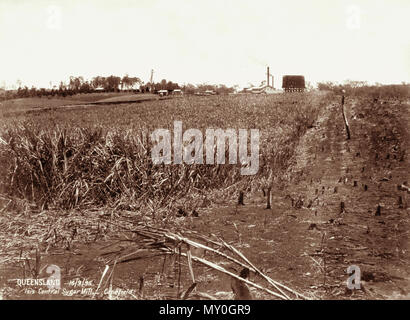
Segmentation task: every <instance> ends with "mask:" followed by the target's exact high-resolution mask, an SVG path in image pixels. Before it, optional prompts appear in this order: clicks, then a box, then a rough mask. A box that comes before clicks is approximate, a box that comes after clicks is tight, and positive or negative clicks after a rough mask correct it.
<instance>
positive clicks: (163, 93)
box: [158, 90, 168, 97]
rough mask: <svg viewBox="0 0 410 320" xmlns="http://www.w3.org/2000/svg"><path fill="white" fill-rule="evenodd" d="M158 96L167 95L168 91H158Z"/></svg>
mask: <svg viewBox="0 0 410 320" xmlns="http://www.w3.org/2000/svg"><path fill="white" fill-rule="evenodd" d="M158 94H159V95H160V96H161V97H163V96H167V95H168V90H158Z"/></svg>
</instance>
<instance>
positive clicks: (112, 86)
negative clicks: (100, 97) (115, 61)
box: [104, 75, 121, 92]
mask: <svg viewBox="0 0 410 320" xmlns="http://www.w3.org/2000/svg"><path fill="white" fill-rule="evenodd" d="M120 83H121V78H120V77H116V76H113V75H111V76H109V77H107V78H106V79H105V86H104V89H105V90H107V91H109V92H114V91H118V87H119V85H120Z"/></svg>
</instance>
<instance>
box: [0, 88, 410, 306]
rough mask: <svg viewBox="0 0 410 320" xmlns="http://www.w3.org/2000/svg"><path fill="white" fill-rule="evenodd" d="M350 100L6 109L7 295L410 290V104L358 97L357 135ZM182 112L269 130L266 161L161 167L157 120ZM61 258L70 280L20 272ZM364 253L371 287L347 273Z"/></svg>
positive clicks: (229, 295) (193, 123)
mask: <svg viewBox="0 0 410 320" xmlns="http://www.w3.org/2000/svg"><path fill="white" fill-rule="evenodd" d="M121 99H122V98H121ZM123 99H127V98H126V97H125V96H124V98H123ZM104 101H109V102H113V101H110V100H104ZM340 102H341V96H338V95H333V94H319V93H306V94H278V95H272V96H254V95H240V96H210V97H190V96H187V97H182V98H178V99H168V100H155V101H145V102H141V103H125V104H122V103H121V104H117V105H116V104H110V105H91V106H87V107H84V108H70V109H65V108H54V109H52V110H38V111H37V112H20V113H18V114H17V115H10V114H2V118H1V119H0V123H1V131H0V137H1V140H0V161H1V163H2V167H1V169H0V170H1V177H2V179H1V181H0V191H1V198H0V202H1V208H0V210H1V213H0V243H1V246H0V247H1V251H0V266H1V271H0V295H1V296H2V297H3V298H6V299H33V298H34V299H36V298H41V299H44V298H47V299H62V298H63V299H97V298H98V299H182V298H184V299H210V298H216V299H233V298H235V297H237V296H235V295H236V294H238V293H237V291H236V292H235V290H232V287H235V286H240V285H241V283H242V282H243V281H245V282H246V281H248V282H247V284H248V287H249V288H250V289H249V290H250V294H251V295H252V296H253V298H254V299H383V298H391V297H394V298H408V293H409V281H410V277H409V274H408V271H407V266H408V263H409V258H410V257H409V247H408V246H409V241H408V230H409V213H410V211H409V210H410V204H409V201H410V200H408V199H409V198H408V197H409V196H408V190H407V188H408V187H407V186H408V181H409V168H410V162H409V161H410V160H409V157H408V150H410V145H409V141H410V139H409V132H408V128H409V125H410V109H409V107H410V106H409V104H408V103H407V102H405V101H401V102H400V101H398V100H391V101H381V102H380V101H377V102H375V101H374V100H373V99H369V98H367V97H365V96H360V97H354V96H350V97H349V96H347V97H346V104H345V109H346V115H347V119H348V121H349V124H350V129H351V134H352V137H351V139H350V140H346V133H345V128H344V125H343V118H342V112H341V104H340ZM174 121H182V123H183V128H184V130H186V129H188V128H197V129H199V130H201V131H202V132H204V131H205V130H206V129H207V128H222V129H226V128H233V129H235V130H238V129H241V128H243V129H259V130H260V146H259V150H260V157H259V161H260V165H259V171H258V173H257V174H256V175H254V176H242V175H240V173H239V169H240V165H228V164H226V165H214V166H212V165H187V164H181V165H159V166H158V165H153V164H152V162H151V157H150V150H151V149H152V144H151V142H150V139H149V133H151V132H153V131H154V130H155V129H158V128H166V129H170V130H171V131H172V129H173V123H174ZM398 186H400V187H398ZM268 188H269V189H270V190H271V193H272V201H271V208H270V209H266V201H267V199H266V190H267V189H268ZM240 193H243V195H244V198H243V203H244V204H243V205H239V204H238V195H239V194H240ZM399 199H401V201H400V200H399ZM341 203H343V205H341ZM378 206H380V209H379V211H380V215H376V212H378V209H377V208H378ZM49 265H55V266H58V268H59V270H60V272H61V282H62V284H61V289H60V291H59V292H58V293H56V292H53V291H50V292H39V291H38V290H34V292H31V291H28V290H27V288H26V287H21V286H19V285H18V284H17V281H16V279H19V278H29V277H33V278H36V277H37V278H42V277H47V270H46V268H47V266H49ZM350 265H357V266H359V267H360V270H361V271H362V282H361V283H362V289H361V290H349V289H347V287H346V281H347V279H348V274H347V272H346V269H347V267H348V266H350ZM107 266H108V267H107ZM222 268H223V269H222ZM246 269H247V270H248V272H249V276H248V277H247V276H244V274H246V272H244V273H241V274H242V276H244V277H243V278H246V280H243V278H235V277H232V276H233V275H236V276H238V275H239V273H240V271H241V270H242V271H243V270H246ZM228 272H230V274H228ZM235 279H236V280H235ZM241 279H242V280H241ZM80 280H81V281H87V283H88V285H87V286H86V288H89V289H90V290H78V289H79V288H80V287H79V286H76V283H78V281H80ZM235 281H237V282H235ZM111 289H112V290H111ZM115 290H117V291H115ZM121 290H122V291H121Z"/></svg>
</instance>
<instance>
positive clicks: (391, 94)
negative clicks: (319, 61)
mask: <svg viewBox="0 0 410 320" xmlns="http://www.w3.org/2000/svg"><path fill="white" fill-rule="evenodd" d="M317 88H318V90H320V91H331V92H334V93H337V94H342V93H345V94H347V95H353V96H370V97H372V98H374V99H397V98H398V99H408V98H410V84H406V83H404V82H403V83H401V84H390V85H382V84H380V83H376V84H374V85H369V84H368V83H367V82H365V81H351V80H347V81H345V82H344V83H343V84H337V83H334V82H330V81H328V82H319V83H318V84H317Z"/></svg>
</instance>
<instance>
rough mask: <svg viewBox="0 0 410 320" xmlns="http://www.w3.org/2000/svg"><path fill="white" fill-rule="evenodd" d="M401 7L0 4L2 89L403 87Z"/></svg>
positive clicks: (1, 0) (398, 1)
mask: <svg viewBox="0 0 410 320" xmlns="http://www.w3.org/2000/svg"><path fill="white" fill-rule="evenodd" d="M409 17H410V1H409V0H349V1H347V0H283V1H282V0H281V1H277V0H266V1H264V0H260V1H258V0H246V1H245V0H200V1H199V0H172V1H170V0H149V1H148V0H134V1H131V0H115V1H110V0H105V1H94V0H81V1H78V0H67V1H66V0H59V1H47V0H0V87H2V86H6V87H7V88H12V87H13V86H16V85H17V83H18V81H19V80H20V81H21V83H22V85H27V86H29V87H30V86H32V85H34V86H36V87H50V85H58V84H59V82H60V81H61V80H63V81H66V82H67V81H68V79H69V77H70V76H83V77H84V78H86V79H90V78H92V77H94V76H96V75H101V76H108V75H111V74H113V75H117V76H123V75H125V74H129V75H130V76H136V77H139V78H141V79H142V80H143V81H145V82H148V81H149V78H150V72H151V69H153V70H154V81H156V82H159V81H161V80H162V79H167V80H171V81H173V82H178V83H179V84H183V83H193V84H199V83H209V84H226V85H229V86H231V85H239V86H240V87H243V86H247V85H249V84H250V83H251V84H253V85H259V84H260V83H261V81H263V80H265V79H266V67H267V66H269V67H270V71H271V73H272V74H273V76H274V79H275V80H274V81H275V83H274V86H275V87H280V86H281V84H282V83H281V78H282V76H283V75H285V74H301V75H304V76H305V78H306V81H308V82H311V83H312V84H315V83H317V82H321V81H336V82H343V81H344V80H347V79H350V80H358V81H368V82H369V83H375V82H379V83H385V84H389V83H401V82H403V81H404V82H410V36H409V35H410V32H409V31H410V19H409Z"/></svg>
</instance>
